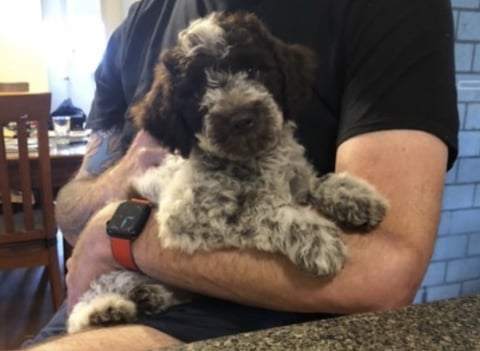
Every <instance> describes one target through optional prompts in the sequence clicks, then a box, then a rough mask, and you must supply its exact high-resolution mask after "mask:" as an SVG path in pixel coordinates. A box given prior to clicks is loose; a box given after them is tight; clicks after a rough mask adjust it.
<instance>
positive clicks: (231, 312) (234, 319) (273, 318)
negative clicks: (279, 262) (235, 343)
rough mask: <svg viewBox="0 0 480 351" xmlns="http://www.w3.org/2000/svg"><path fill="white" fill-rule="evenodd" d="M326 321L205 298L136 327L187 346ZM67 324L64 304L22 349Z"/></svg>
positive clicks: (57, 332)
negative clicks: (170, 337)
mask: <svg viewBox="0 0 480 351" xmlns="http://www.w3.org/2000/svg"><path fill="white" fill-rule="evenodd" d="M327 317H331V315H326V314H305V313H289V312H278V311H271V310H266V309H262V308H254V307H248V306H244V305H239V304H235V303H231V302H227V301H223V300H217V299H212V298H206V297H205V298H204V297H202V298H197V299H195V301H193V302H190V303H186V304H183V305H178V306H174V307H171V308H170V309H168V310H167V311H165V312H162V313H159V314H156V315H152V316H147V317H142V318H141V319H140V320H139V321H138V323H137V324H140V325H146V326H149V327H152V328H154V329H157V330H159V331H162V332H163V333H165V334H168V335H171V336H173V337H175V338H177V339H179V340H181V341H183V342H187V343H188V342H193V341H198V340H204V339H210V338H214V337H220V336H225V335H231V334H238V333H242V332H247V331H253V330H259V329H267V328H273V327H278V326H282V325H288V324H294V323H300V322H306V321H311V320H317V319H322V318H327ZM65 321H66V304H65V303H64V304H63V305H62V306H61V307H60V309H59V310H58V311H57V313H56V314H55V315H54V316H53V318H52V319H51V320H50V322H49V323H48V324H47V325H46V326H45V327H44V328H43V329H42V330H41V331H40V332H39V334H38V335H37V336H36V337H35V338H33V339H31V340H28V341H27V342H25V343H24V345H23V346H24V347H26V346H28V345H31V344H34V343H38V342H40V341H43V340H45V339H47V338H49V337H52V336H56V335H61V334H64V333H65Z"/></svg>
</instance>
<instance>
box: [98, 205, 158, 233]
mask: <svg viewBox="0 0 480 351" xmlns="http://www.w3.org/2000/svg"><path fill="white" fill-rule="evenodd" d="M150 209H151V207H150V206H149V205H147V204H143V203H138V202H135V201H131V200H129V201H125V202H123V203H121V204H120V206H118V208H117V210H116V211H115V213H114V214H113V217H112V218H111V219H110V220H109V221H108V222H107V233H108V234H109V235H111V236H114V237H119V238H125V239H133V238H135V237H136V236H137V235H138V234H140V232H141V231H142V229H143V227H144V226H145V222H146V221H147V219H148V216H149V214H150Z"/></svg>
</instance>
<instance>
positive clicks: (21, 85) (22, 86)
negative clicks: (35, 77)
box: [0, 82, 30, 93]
mask: <svg viewBox="0 0 480 351" xmlns="http://www.w3.org/2000/svg"><path fill="white" fill-rule="evenodd" d="M29 90H30V84H29V83H28V82H0V92H2V93H3V92H26V91H29Z"/></svg>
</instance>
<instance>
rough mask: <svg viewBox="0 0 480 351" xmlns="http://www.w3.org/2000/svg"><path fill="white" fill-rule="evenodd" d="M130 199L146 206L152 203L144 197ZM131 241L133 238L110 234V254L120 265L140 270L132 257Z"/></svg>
mask: <svg viewBox="0 0 480 351" xmlns="http://www.w3.org/2000/svg"><path fill="white" fill-rule="evenodd" d="M130 201H132V202H136V203H139V204H144V205H148V206H151V205H152V203H151V202H150V201H148V200H146V199H138V198H133V199H130ZM132 242H133V239H129V238H122V237H115V236H110V247H111V250H112V255H113V258H115V260H116V261H117V262H118V263H119V264H120V265H121V266H122V267H124V268H126V269H130V270H134V271H139V272H141V271H140V269H139V268H138V266H137V264H136V263H135V259H134V258H133V252H132Z"/></svg>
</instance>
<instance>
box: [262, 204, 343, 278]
mask: <svg viewBox="0 0 480 351" xmlns="http://www.w3.org/2000/svg"><path fill="white" fill-rule="evenodd" d="M260 223H261V225H260V227H259V228H257V230H258V231H257V233H256V235H255V240H254V242H255V247H256V248H259V249H261V250H264V251H273V252H275V251H277V252H280V253H282V254H284V255H285V256H287V257H288V258H289V259H290V261H292V262H293V263H294V264H296V265H297V266H298V267H299V268H301V269H302V270H304V271H305V272H308V273H311V274H315V275H318V276H331V275H334V274H336V273H337V272H338V271H340V270H341V269H342V267H343V262H344V260H345V258H346V254H347V253H346V251H347V250H346V247H345V245H344V244H343V242H342V241H341V239H340V236H339V229H338V227H337V226H336V225H335V224H334V223H333V222H331V221H330V220H328V219H326V218H324V217H322V216H321V215H319V214H318V213H316V212H315V211H313V210H312V209H309V208H308V207H303V206H298V207H296V206H295V207H294V206H283V207H281V208H280V209H278V211H277V213H275V214H274V215H272V216H270V217H269V218H267V217H265V219H264V220H263V221H261V222H260Z"/></svg>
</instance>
